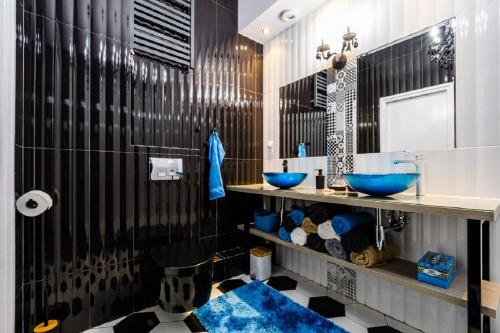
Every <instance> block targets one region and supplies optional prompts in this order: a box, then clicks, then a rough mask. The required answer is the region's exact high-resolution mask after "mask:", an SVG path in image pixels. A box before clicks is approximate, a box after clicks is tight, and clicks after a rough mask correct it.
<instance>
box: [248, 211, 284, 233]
mask: <svg viewBox="0 0 500 333" xmlns="http://www.w3.org/2000/svg"><path fill="white" fill-rule="evenodd" d="M253 216H254V219H255V228H257V229H259V230H261V231H264V232H273V231H275V230H276V227H277V225H278V215H277V214H276V213H273V212H271V211H269V210H267V209H263V208H257V209H255V210H254V212H253Z"/></svg>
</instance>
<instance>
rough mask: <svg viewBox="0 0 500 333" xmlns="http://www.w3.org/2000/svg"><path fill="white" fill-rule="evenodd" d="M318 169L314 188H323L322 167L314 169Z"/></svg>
mask: <svg viewBox="0 0 500 333" xmlns="http://www.w3.org/2000/svg"><path fill="white" fill-rule="evenodd" d="M315 170H316V171H318V174H317V176H316V189H317V190H323V189H325V176H324V175H323V169H315Z"/></svg>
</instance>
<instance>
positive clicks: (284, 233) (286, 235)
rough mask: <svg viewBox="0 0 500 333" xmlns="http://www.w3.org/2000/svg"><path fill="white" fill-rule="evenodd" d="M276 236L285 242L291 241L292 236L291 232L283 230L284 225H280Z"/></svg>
mask: <svg viewBox="0 0 500 333" xmlns="http://www.w3.org/2000/svg"><path fill="white" fill-rule="evenodd" d="M278 236H279V237H280V238H281V239H282V240H284V241H285V242H291V241H292V236H291V234H290V233H289V232H288V231H286V230H285V228H284V227H281V228H280V230H279V231H278Z"/></svg>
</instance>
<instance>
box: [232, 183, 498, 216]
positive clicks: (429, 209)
mask: <svg viewBox="0 0 500 333" xmlns="http://www.w3.org/2000/svg"><path fill="white" fill-rule="evenodd" d="M227 189H228V190H229V191H233V192H242V193H250V194H259V195H264V196H271V197H279V198H290V199H297V200H307V201H316V202H325V203H333V204H340V205H349V206H356V207H366V208H380V209H385V210H398V211H403V212H407V213H426V214H432V215H444V216H456V217H461V218H466V219H471V220H483V221H494V220H496V219H497V218H498V217H499V215H500V199H482V198H469V197H454V196H441V195H424V196H421V197H416V196H415V195H409V194H397V195H393V196H389V197H384V198H376V197H371V196H368V195H365V194H361V193H359V194H356V193H355V194H352V193H350V194H345V193H343V194H338V193H336V192H334V191H332V190H329V189H325V190H317V189H315V188H308V187H295V188H293V189H289V190H280V189H277V188H276V187H273V186H270V185H267V184H266V185H264V184H253V185H232V186H228V187H227Z"/></svg>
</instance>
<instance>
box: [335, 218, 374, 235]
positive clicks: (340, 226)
mask: <svg viewBox="0 0 500 333" xmlns="http://www.w3.org/2000/svg"><path fill="white" fill-rule="evenodd" d="M374 222H375V219H374V218H373V216H371V214H369V213H366V212H351V213H346V214H342V215H337V216H335V217H334V218H333V220H332V225H333V229H335V232H336V233H337V235H339V236H342V235H345V234H347V233H348V232H349V231H351V230H353V229H354V228H356V227H358V226H360V225H363V224H369V223H374Z"/></svg>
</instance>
